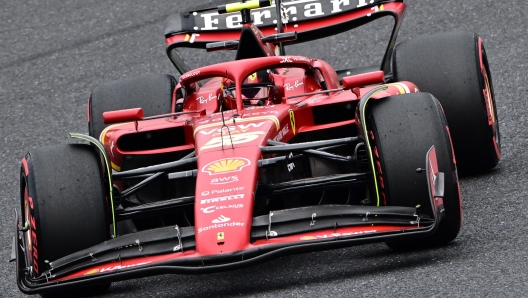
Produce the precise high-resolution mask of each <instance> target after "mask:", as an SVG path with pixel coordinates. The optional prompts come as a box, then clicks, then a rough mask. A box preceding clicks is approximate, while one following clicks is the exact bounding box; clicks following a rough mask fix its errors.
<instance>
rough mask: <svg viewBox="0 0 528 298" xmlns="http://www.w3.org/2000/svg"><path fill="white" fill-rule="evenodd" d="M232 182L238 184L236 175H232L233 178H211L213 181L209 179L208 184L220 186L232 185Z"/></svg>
mask: <svg viewBox="0 0 528 298" xmlns="http://www.w3.org/2000/svg"><path fill="white" fill-rule="evenodd" d="M233 182H238V176H237V175H233V176H229V177H219V178H213V179H211V183H210V184H214V185H221V184H228V183H233Z"/></svg>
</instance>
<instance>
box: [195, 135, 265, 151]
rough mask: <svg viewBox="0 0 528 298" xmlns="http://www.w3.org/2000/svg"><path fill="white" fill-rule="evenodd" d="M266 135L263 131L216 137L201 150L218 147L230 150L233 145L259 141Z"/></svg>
mask: <svg viewBox="0 0 528 298" xmlns="http://www.w3.org/2000/svg"><path fill="white" fill-rule="evenodd" d="M265 134H266V133H265V132H263V131H253V132H245V133H239V134H231V135H229V134H227V135H223V136H219V137H214V138H212V139H211V140H209V141H208V142H207V143H205V144H204V145H203V146H201V147H200V150H205V149H211V148H216V147H224V146H226V147H227V148H229V147H230V146H232V145H240V144H245V143H249V142H252V141H254V140H256V139H258V138H259V137H260V136H261V135H265Z"/></svg>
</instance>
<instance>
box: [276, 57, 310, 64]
mask: <svg viewBox="0 0 528 298" xmlns="http://www.w3.org/2000/svg"><path fill="white" fill-rule="evenodd" d="M301 61H303V62H308V63H310V62H312V61H310V59H308V58H306V57H290V56H286V57H283V58H282V59H281V61H280V63H293V62H301Z"/></svg>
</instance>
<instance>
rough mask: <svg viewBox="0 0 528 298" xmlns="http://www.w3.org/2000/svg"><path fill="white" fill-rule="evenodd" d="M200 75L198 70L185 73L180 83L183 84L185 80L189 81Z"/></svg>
mask: <svg viewBox="0 0 528 298" xmlns="http://www.w3.org/2000/svg"><path fill="white" fill-rule="evenodd" d="M199 74H200V71H199V70H198V71H193V72H188V73H185V74H183V75H182V76H181V77H180V82H181V81H182V80H185V79H188V78H192V77H195V76H197V75H199Z"/></svg>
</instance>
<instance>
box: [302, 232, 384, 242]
mask: <svg viewBox="0 0 528 298" xmlns="http://www.w3.org/2000/svg"><path fill="white" fill-rule="evenodd" d="M376 232H377V230H370V231H359V232H350V233H333V234H329V235H327V234H324V235H317V236H302V237H301V238H299V239H300V240H316V239H327V238H336V237H341V236H353V235H361V234H370V233H376Z"/></svg>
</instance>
